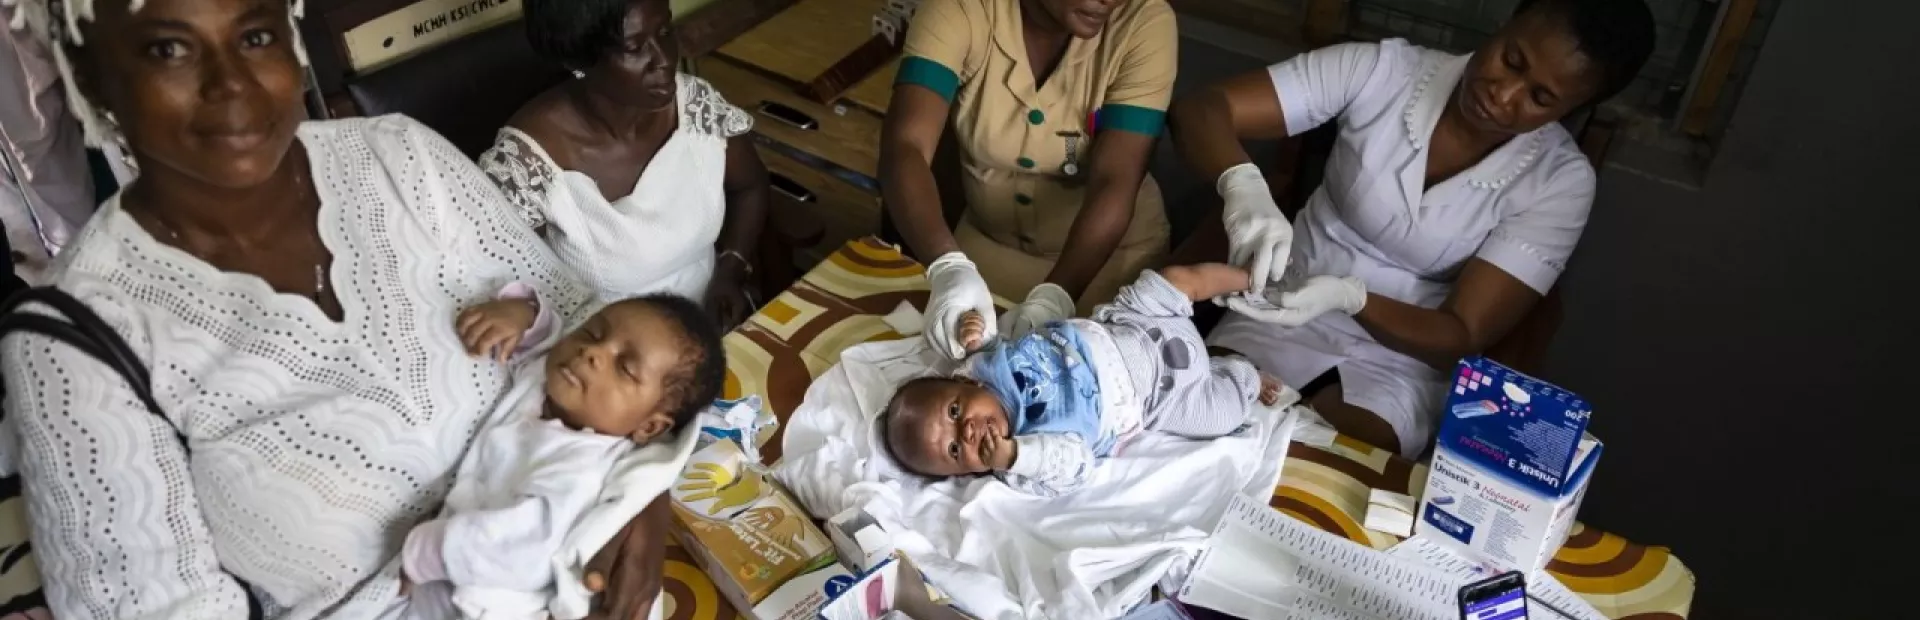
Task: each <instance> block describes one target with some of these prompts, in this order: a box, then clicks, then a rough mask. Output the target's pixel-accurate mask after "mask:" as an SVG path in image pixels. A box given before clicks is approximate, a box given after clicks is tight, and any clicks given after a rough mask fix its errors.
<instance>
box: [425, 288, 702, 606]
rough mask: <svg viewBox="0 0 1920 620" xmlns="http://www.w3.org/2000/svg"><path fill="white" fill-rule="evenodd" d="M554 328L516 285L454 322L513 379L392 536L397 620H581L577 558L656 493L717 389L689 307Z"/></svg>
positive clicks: (473, 349)
mask: <svg viewBox="0 0 1920 620" xmlns="http://www.w3.org/2000/svg"><path fill="white" fill-rule="evenodd" d="M555 321H556V319H555V317H554V316H553V313H552V312H550V311H549V310H548V308H546V307H545V305H544V304H542V303H540V301H539V300H538V299H537V298H536V297H535V296H534V295H533V293H532V288H531V287H527V286H523V285H518V284H516V285H510V286H508V287H507V288H506V290H503V291H502V292H501V295H500V299H498V300H496V301H493V302H489V303H486V304H481V305H479V306H476V307H473V308H470V309H468V310H466V311H464V312H462V313H460V316H459V317H458V318H457V319H456V320H455V322H454V323H455V325H454V327H455V328H456V329H457V330H459V332H460V339H461V341H462V342H464V343H466V345H467V348H468V350H469V352H470V353H472V354H474V355H488V356H492V357H495V358H498V359H499V360H500V361H501V362H502V363H512V364H514V375H515V377H514V381H513V383H512V387H511V388H509V392H508V394H507V395H506V397H505V398H502V399H501V401H500V405H499V408H498V409H496V410H495V411H494V412H493V414H492V415H491V416H489V418H488V425H489V426H487V427H485V428H484V429H483V430H482V431H481V435H480V436H479V437H478V438H477V440H476V441H475V442H474V444H473V447H472V448H471V451H470V452H468V454H467V456H466V459H465V460H464V461H463V462H462V463H461V466H460V471H459V472H458V473H457V474H456V475H455V479H454V484H453V489H452V490H451V491H449V492H448V494H447V500H446V507H445V509H444V510H443V512H442V514H441V516H440V518H438V519H434V520H432V521H427V522H425V523H421V524H420V525H418V526H415V527H414V529H413V531H412V532H411V533H409V534H408V535H407V540H406V545H405V547H404V549H403V550H402V569H403V571H404V576H405V578H406V583H408V584H409V585H408V587H409V589H410V597H411V599H410V601H409V615H410V616H412V617H415V618H457V617H466V618H474V617H481V616H485V617H488V618H494V617H503V618H545V617H547V616H548V614H549V613H551V615H552V616H553V617H555V618H562V619H563V620H565V619H571V618H579V617H583V616H585V615H586V613H587V611H588V610H587V606H588V600H589V599H590V597H591V593H590V592H588V590H587V588H586V587H585V586H584V584H583V580H584V578H585V577H584V574H583V572H584V570H585V569H584V567H585V564H586V561H587V560H588V559H589V558H591V557H592V556H593V555H594V554H595V553H596V552H597V551H598V550H599V549H600V548H601V546H603V545H605V544H606V543H607V541H608V540H610V539H611V538H612V537H613V535H614V534H615V533H617V532H618V531H619V530H620V529H621V528H622V527H624V526H625V525H626V524H627V522H628V521H630V520H631V519H632V518H633V517H634V516H635V515H637V514H639V512H640V510H641V509H643V508H645V507H646V506H647V504H649V503H651V501H652V500H653V499H654V498H655V497H657V496H658V495H659V494H660V493H661V492H663V491H665V490H666V488H667V486H668V485H669V484H670V483H671V482H672V480H673V479H674V476H675V475H676V473H677V472H678V470H679V468H680V467H681V466H682V465H684V463H685V461H686V458H687V455H688V454H689V453H690V452H691V451H692V447H693V441H692V440H693V435H694V434H695V433H694V432H692V431H691V430H690V429H686V428H685V427H687V426H688V425H689V424H690V422H691V421H692V420H693V418H694V416H695V414H697V413H698V412H699V411H700V410H701V409H703V408H705V407H706V406H707V405H708V404H710V403H712V402H713V399H714V398H716V397H718V396H719V394H720V389H721V384H722V382H723V381H724V380H725V376H726V360H725V356H724V353H723V351H722V349H721V345H720V332H719V330H718V328H716V327H715V326H714V324H713V321H712V319H711V318H709V316H708V313H707V312H706V311H704V310H702V309H701V308H700V306H699V305H698V304H696V303H694V302H693V301H692V300H689V299H686V298H683V297H678V296H674V295H665V294H661V295H649V296H645V297H636V298H633V299H628V300H625V301H620V302H616V303H613V304H611V305H609V306H607V307H606V308H604V309H602V310H600V312H599V313H597V314H595V315H593V316H592V317H591V318H589V319H587V321H586V322H585V323H584V324H582V325H581V326H580V328H579V329H576V330H574V331H573V332H571V333H568V334H566V335H565V336H564V337H559V338H557V339H556V338H554V333H555V332H557V331H558V330H557V329H555V326H554V323H555ZM676 429H680V431H681V432H679V433H678V435H679V437H678V438H677V439H675V437H674V435H675V433H674V431H675V430H676ZM660 439H666V441H658V442H656V440H660ZM655 611H656V612H658V611H660V610H658V609H656V610H655Z"/></svg>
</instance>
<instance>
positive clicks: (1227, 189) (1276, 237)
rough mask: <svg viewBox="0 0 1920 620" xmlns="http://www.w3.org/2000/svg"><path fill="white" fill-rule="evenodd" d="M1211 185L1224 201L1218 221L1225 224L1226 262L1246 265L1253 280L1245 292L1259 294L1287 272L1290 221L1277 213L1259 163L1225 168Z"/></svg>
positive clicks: (1291, 248) (1291, 244)
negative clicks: (1250, 287) (1250, 286)
mask: <svg viewBox="0 0 1920 620" xmlns="http://www.w3.org/2000/svg"><path fill="white" fill-rule="evenodd" d="M1214 189H1215V190H1217V191H1219V192H1220V198H1222V199H1224V200H1225V201H1226V204H1225V205H1224V207H1223V211H1222V212H1221V221H1222V223H1224V224H1225V225H1226V227H1227V262H1228V263H1231V264H1233V265H1234V266H1235V267H1240V268H1243V269H1246V270H1247V274H1248V275H1250V276H1252V278H1251V279H1252V280H1253V288H1252V289H1250V290H1249V291H1248V293H1250V294H1253V295H1260V294H1262V293H1264V292H1266V288H1267V283H1268V282H1275V281H1278V280H1279V279H1280V276H1281V275H1282V274H1285V273H1286V272H1287V257H1288V255H1289V254H1291V253H1292V252H1293V222H1289V221H1287V216H1286V215H1283V214H1281V213H1280V205H1279V204H1278V203H1275V202H1274V201H1273V192H1272V191H1271V190H1269V189H1268V188H1267V177H1266V176H1265V175H1262V174H1260V167H1259V166H1255V165H1253V164H1251V163H1245V164H1240V165H1238V166H1234V167H1232V168H1228V169H1227V171H1226V172H1224V173H1221V175H1220V180H1219V181H1217V182H1215V183H1214Z"/></svg>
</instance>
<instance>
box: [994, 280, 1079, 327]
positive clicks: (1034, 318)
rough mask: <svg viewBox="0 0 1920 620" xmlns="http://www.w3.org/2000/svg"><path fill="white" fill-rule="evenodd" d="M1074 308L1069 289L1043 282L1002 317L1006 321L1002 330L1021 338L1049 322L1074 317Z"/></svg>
mask: <svg viewBox="0 0 1920 620" xmlns="http://www.w3.org/2000/svg"><path fill="white" fill-rule="evenodd" d="M1073 310H1074V303H1073V296H1072V295H1068V294H1067V289H1063V288H1060V285H1058V284H1054V283H1052V282H1041V283H1040V285H1039V286H1035V287H1033V290H1032V291H1029V292H1027V300H1026V301H1023V302H1020V305H1019V306H1016V307H1014V309H1013V311H1011V312H1008V313H1007V315H1006V316H1004V317H1000V320H1001V321H1003V322H1004V324H1003V325H1001V326H1000V331H1001V332H1002V333H1005V334H1006V335H1007V337H1009V338H1019V337H1021V336H1025V335H1027V334H1030V333H1033V330H1034V328H1037V327H1040V326H1042V325H1046V324H1047V323H1049V322H1052V321H1058V320H1061V319H1066V318H1072V317H1073Z"/></svg>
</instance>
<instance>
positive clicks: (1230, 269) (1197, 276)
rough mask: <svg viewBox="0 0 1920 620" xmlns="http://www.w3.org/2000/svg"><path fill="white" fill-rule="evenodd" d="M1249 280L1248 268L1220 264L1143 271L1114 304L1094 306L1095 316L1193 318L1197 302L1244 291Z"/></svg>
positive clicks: (1110, 318)
mask: <svg viewBox="0 0 1920 620" xmlns="http://www.w3.org/2000/svg"><path fill="white" fill-rule="evenodd" d="M1247 282H1248V280H1247V272H1246V270H1244V269H1241V268H1239V267H1234V266H1232V265H1225V264H1220V263H1205V264H1200V265H1179V266H1174V267H1167V268H1165V269H1161V270H1160V271H1157V272H1155V271H1142V272H1140V279H1138V280H1134V282H1133V284H1129V285H1126V286H1124V287H1121V289H1120V293H1119V294H1118V295H1115V296H1114V298H1113V302H1112V303H1108V304H1104V305H1101V306H1100V307H1099V308H1096V309H1094V311H1093V319H1094V320H1095V321H1098V322H1101V323H1111V322H1114V321H1115V320H1116V319H1120V318H1121V317H1124V316H1126V315H1138V316H1146V317H1154V318H1191V317H1192V316H1193V302H1196V301H1201V300H1204V299H1213V298H1215V297H1219V296H1221V295H1225V294H1228V293H1232V292H1236V291H1244V290H1246V289H1247Z"/></svg>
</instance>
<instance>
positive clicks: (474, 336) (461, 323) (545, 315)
mask: <svg viewBox="0 0 1920 620" xmlns="http://www.w3.org/2000/svg"><path fill="white" fill-rule="evenodd" d="M555 323H557V320H556V319H555V317H554V313H553V310H552V304H549V303H546V301H545V300H542V299H540V296H539V292H538V291H537V290H535V289H534V288H533V287H532V286H528V285H527V284H525V283H522V282H514V283H511V284H508V285H506V286H505V287H502V288H501V289H500V293H499V294H498V295H495V298H494V300H493V301H490V302H487V303H483V304H480V305H478V306H474V307H472V308H468V309H466V310H463V311H461V312H460V315H459V316H458V317H456V318H454V329H455V330H456V331H458V332H459V334H460V342H461V343H462V344H465V345H466V346H467V352H468V353H469V354H472V355H487V356H490V357H495V358H498V359H499V360H500V361H501V362H505V361H507V360H508V359H509V358H511V357H513V356H515V355H520V354H522V353H526V352H528V351H531V350H533V349H536V348H543V347H545V346H546V345H549V344H551V341H552V340H553V337H554V336H556V335H557V332H558V331H559V330H558V329H557V328H556V327H555Z"/></svg>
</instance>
